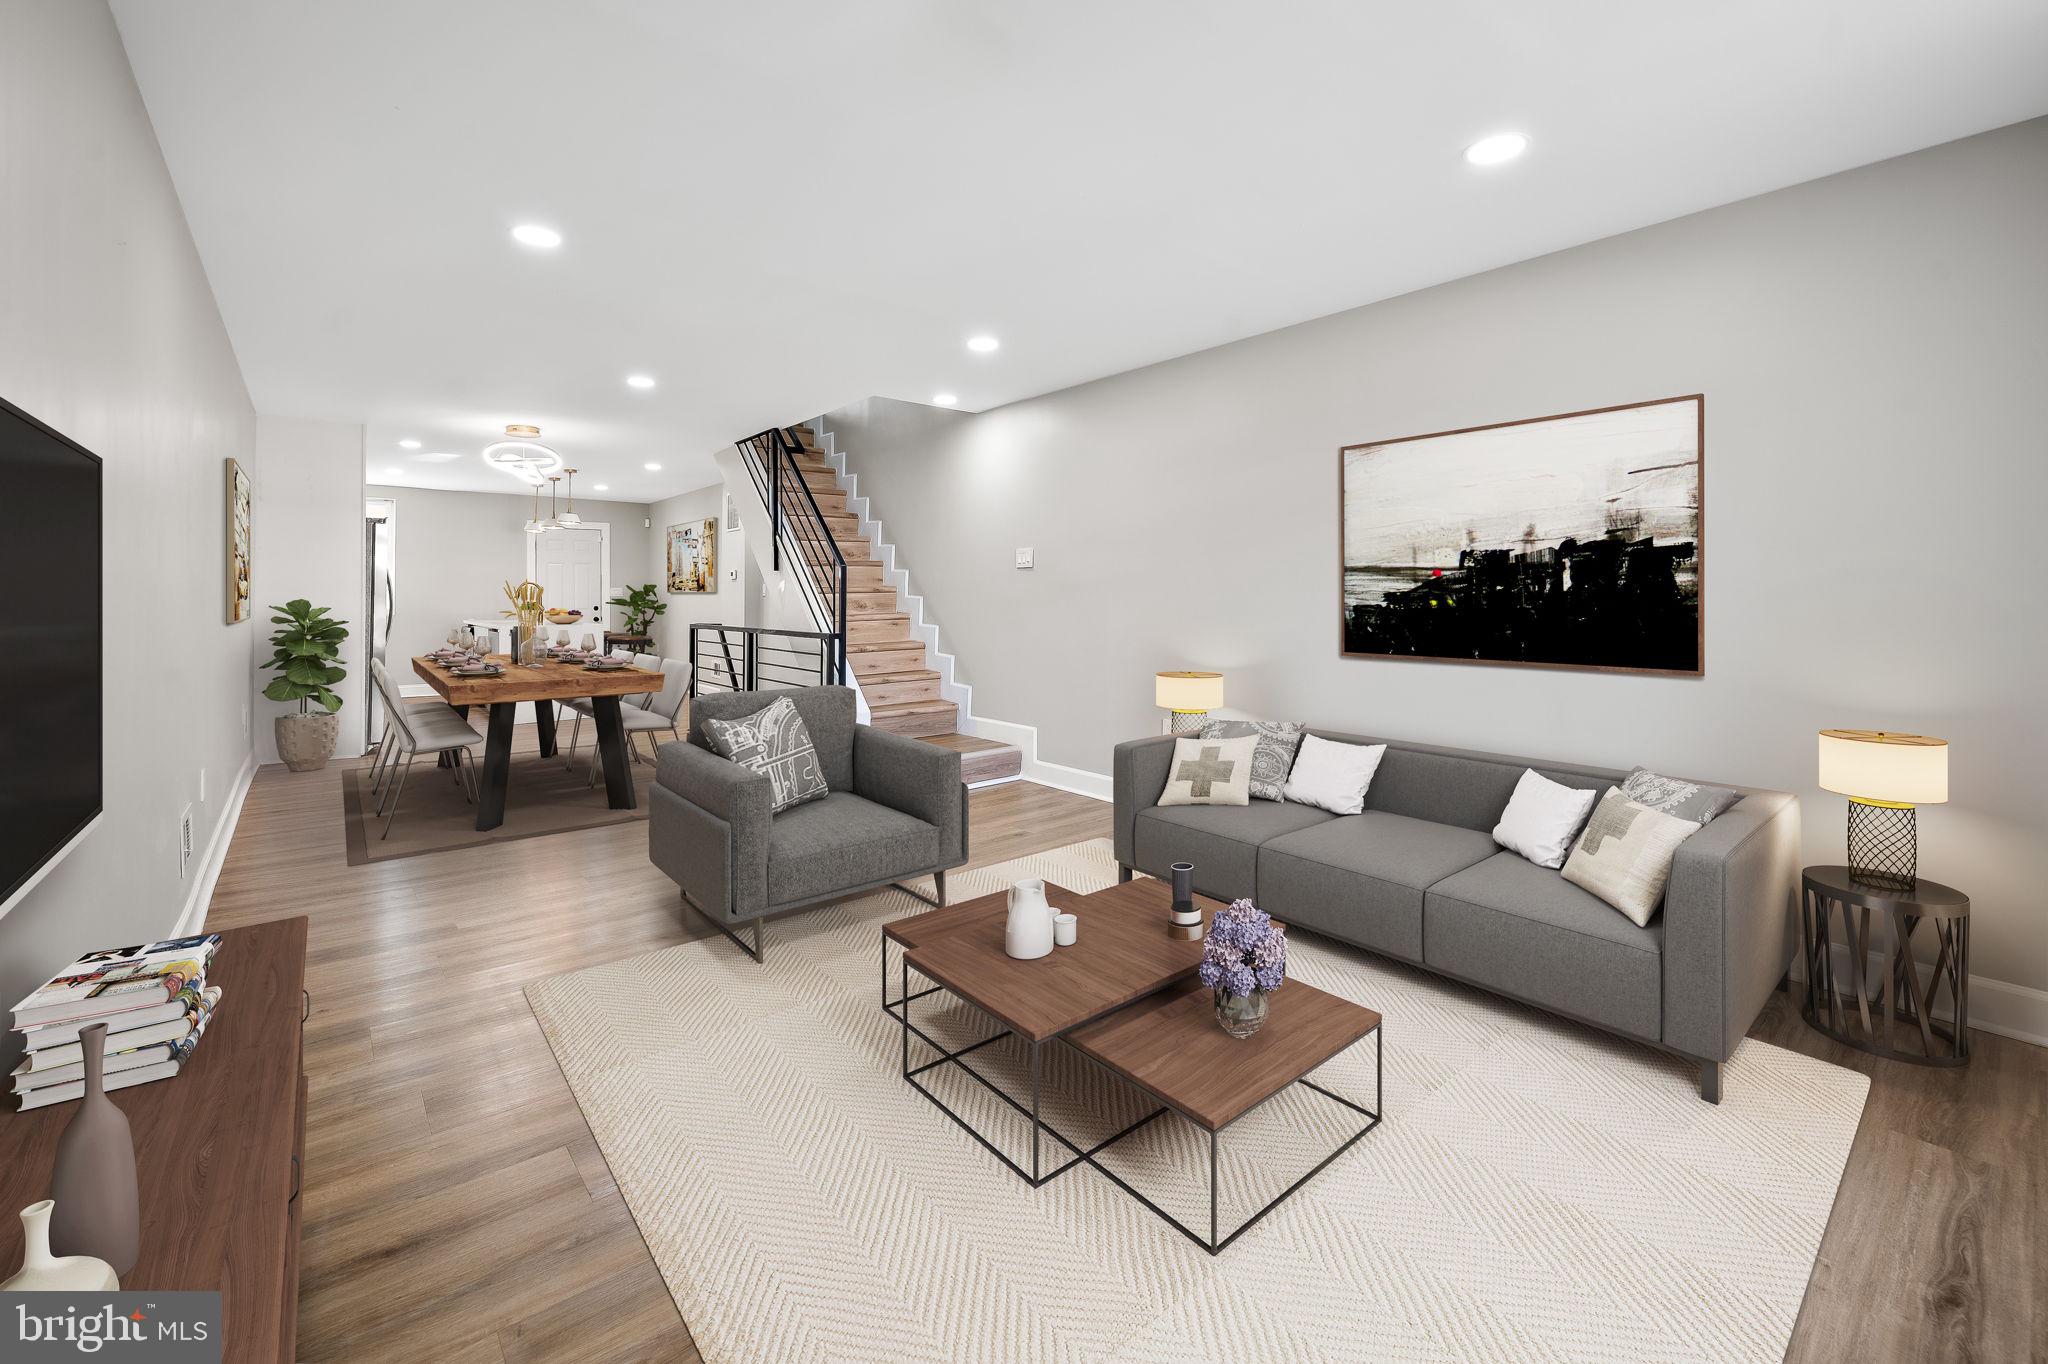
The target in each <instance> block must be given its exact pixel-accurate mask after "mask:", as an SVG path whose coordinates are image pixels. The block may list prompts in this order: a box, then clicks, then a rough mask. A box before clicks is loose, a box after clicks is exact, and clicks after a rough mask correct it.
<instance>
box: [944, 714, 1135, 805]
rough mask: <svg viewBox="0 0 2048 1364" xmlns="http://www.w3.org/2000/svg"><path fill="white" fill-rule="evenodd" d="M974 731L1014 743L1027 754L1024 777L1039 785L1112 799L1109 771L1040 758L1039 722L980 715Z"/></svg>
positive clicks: (977, 733) (999, 740) (997, 740)
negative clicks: (1027, 723) (1012, 722)
mask: <svg viewBox="0 0 2048 1364" xmlns="http://www.w3.org/2000/svg"><path fill="white" fill-rule="evenodd" d="M974 733H975V735H976V737H978V738H982V739H994V740H995V741H996V742H997V743H1003V744H1015V745H1016V746H1017V749H1018V751H1019V752H1021V753H1022V754H1023V755H1024V769H1023V771H1022V772H1020V773H1019V774H1018V775H1019V776H1020V777H1022V778H1023V779H1024V780H1025V781H1035V782H1037V783H1038V784H1039V785H1040V786H1051V787H1056V788H1058V789H1059V790H1061V791H1072V792H1073V793H1074V794H1075V795H1077V796H1087V797H1088V798H1089V799H1090V800H1101V801H1106V800H1108V799H1110V780H1109V774H1108V773H1106V772H1090V771H1087V770H1086V769H1085V768H1079V767H1068V766H1066V765H1064V764H1062V763H1049V762H1042V761H1040V759H1039V757H1038V727H1037V726H1036V725H1014V724H1011V723H1010V722H1009V721H1008V720H991V719H989V718H988V717H987V716H986V715H977V716H975V717H974Z"/></svg>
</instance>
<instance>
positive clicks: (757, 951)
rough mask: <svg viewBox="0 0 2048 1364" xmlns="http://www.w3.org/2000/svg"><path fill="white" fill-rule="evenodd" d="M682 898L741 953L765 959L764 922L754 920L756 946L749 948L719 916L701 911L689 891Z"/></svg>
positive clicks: (683, 893)
mask: <svg viewBox="0 0 2048 1364" xmlns="http://www.w3.org/2000/svg"><path fill="white" fill-rule="evenodd" d="M682 897H683V903H684V904H685V905H687V906H689V908H691V909H693V910H696V911H697V914H698V915H699V917H701V918H702V919H703V920H704V921H705V922H706V923H708V924H710V925H711V926H712V927H713V928H715V929H717V930H718V931H719V932H720V933H723V934H725V936H726V937H728V938H730V939H732V940H733V942H734V943H735V944H736V945H737V946H738V947H739V949H740V951H742V952H744V953H746V954H747V955H748V956H750V957H752V958H753V959H754V960H755V961H761V960H762V959H763V951H764V944H763V943H762V941H761V924H762V922H763V921H762V920H761V919H756V920H754V945H753V946H752V947H749V946H747V940H746V939H745V938H742V937H741V936H740V935H739V934H737V933H735V932H733V931H732V930H731V929H730V928H727V927H726V926H725V925H724V924H722V923H720V922H719V921H718V919H717V916H715V915H712V914H708V913H706V912H705V911H704V910H702V909H699V908H698V906H697V902H696V901H694V900H692V899H691V898H690V894H689V892H688V891H684V892H682Z"/></svg>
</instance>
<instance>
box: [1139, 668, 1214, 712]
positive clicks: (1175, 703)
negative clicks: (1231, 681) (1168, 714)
mask: <svg viewBox="0 0 2048 1364" xmlns="http://www.w3.org/2000/svg"><path fill="white" fill-rule="evenodd" d="M1152 696H1153V699H1154V701H1155V703H1156V704H1157V705H1158V706H1159V708H1160V709H1161V710H1182V711H1206V710H1215V709H1216V708H1217V707H1219V706H1221V705H1222V704H1223V674H1222V673H1161V674H1159V676H1158V677H1157V678H1156V679H1155V680H1154V682H1153V685H1152Z"/></svg>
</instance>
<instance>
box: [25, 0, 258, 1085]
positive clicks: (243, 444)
mask: <svg viewBox="0 0 2048 1364" xmlns="http://www.w3.org/2000/svg"><path fill="white" fill-rule="evenodd" d="M0 184H4V186H5V192H4V193H0V395H5V396H6V397H7V399H8V400H9V401H11V402H13V403H15V404H16V405H17V406H19V407H22V408H25V409H27V410H28V411H29V412H32V413H34V414H35V415H36V416H38V417H40V418H41V419H42V420H44V421H46V422H48V423H49V424H50V425H52V426H54V427H56V428H57V429H58V430H60V431H62V432H64V433H65V434H66V435H68V436H70V437H71V438H73V439H74V440H76V441H78V442H79V443H80V444H82V445H84V446H85V447H86V448H87V449H89V450H92V451H94V452H95V453H97V454H98V455H99V456H100V457H101V458H102V459H103V460H104V461H105V471H104V479H105V499H106V500H105V519H104V541H105V553H104V570H105V577H106V596H105V601H104V603H103V605H104V609H105V612H106V621H107V625H108V629H109V633H110V637H111V638H113V639H115V640H117V641H119V643H120V645H121V646H122V647H123V648H124V649H125V651H126V652H125V656H124V655H123V654H113V655H110V656H109V659H108V672H107V700H108V705H107V711H106V765H105V782H106V817H105V819H104V821H103V822H102V824H101V826H100V827H99V828H98V829H97V830H96V831H95V832H94V833H92V834H91V835H89V836H88V838H87V841H86V842H85V843H84V844H82V845H81V846H80V847H79V848H78V849H77V850H76V851H74V852H73V854H72V855H71V857H70V858H69V859H67V860H66V861H65V862H63V863H62V864H60V865H59V866H58V867H57V868H56V869H55V870H54V871H53V872H52V873H51V874H50V876H49V877H48V878H47V879H46V880H45V881H44V882H43V883H42V884H41V885H40V886H38V887H37V888H36V889H35V890H33V891H31V892H30V893H29V895H28V896H27V897H26V898H25V899H24V900H23V901H22V902H21V903H19V904H17V905H16V906H15V907H14V908H13V909H12V910H11V911H9V912H8V914H7V915H6V917H5V918H0V1009H4V1008H5V1007H6V1006H7V1005H10V1004H12V1003H13V1002H14V1001H15V1000H16V999H18V998H20V997H21V996H22V995H23V994H25V993H27V992H28V990H30V989H31V988H33V987H34V986H35V985H36V984H38V983H39V982H40V981H41V979H42V978H43V977H44V976H46V975H47V974H48V973H49V972H51V971H53V970H55V969H56V968H57V967H59V966H62V965H63V964H64V963H65V962H67V961H68V960H70V959H71V958H72V957H73V956H75V955H76V954H78V953H79V952H83V951H86V950H89V949H92V948H96V947H110V946H115V945H118V944H123V943H131V942H137V941H146V940H148V939H150V938H153V937H157V936H161V935H163V934H165V933H168V932H170V931H171V929H172V928H173V927H174V926H175V925H176V923H177V921H178V917H179V914H180V912H181V911H182V909H183V907H184V905H185V902H186V900H187V899H188V897H189V896H190V893H191V891H192V889H193V884H194V883H193V882H192V881H190V880H181V879H180V878H179V874H178V857H177V820H178V816H179V812H180V811H181V810H182V809H183V808H184V806H185V805H186V803H187V802H195V804H194V811H193V813H194V825H195V828H194V833H195V843H196V845H197V847H198V849H199V850H201V853H203V850H204V849H205V848H206V847H207V845H208V844H209V843H210V842H211V841H212V838H213V835H214V832H215V830H216V829H217V828H218V827H219V825H220V822H221V818H222V815H223V813H224V810H225V807H226V806H227V804H228V801H229V798H230V795H231V793H232V791H233V789H234V784H235V778H236V776H237V774H238V773H239V772H240V771H241V769H242V768H243V766H244V765H245V763H246V762H247V761H248V758H249V751H250V749H249V731H248V721H247V718H246V717H247V715H248V710H249V678H250V669H251V667H252V666H253V648H254V645H253V640H254V639H255V636H256V632H257V631H258V629H259V628H261V626H260V624H259V622H260V620H261V616H260V615H259V617H258V619H257V620H255V621H246V622H243V623H242V624H239V625H227V624H224V623H223V622H224V620H225V619H226V616H225V609H226V608H225V601H224V594H225V586H224V584H225V579H226V567H225V555H226V526H225V518H226V511H225V508H226V502H227V499H226V491H225V481H224V474H223V460H224V458H225V457H227V456H234V457H235V458H236V459H238V460H241V461H242V462H243V463H244V464H245V465H247V464H248V463H249V462H250V461H251V458H252V453H253V449H254V443H255V442H254V436H255V429H256V416H255V413H254V412H253V411H252V410H251V409H250V406H249V397H248V393H247V391H246V390H245V389H244V387H243V385H242V377H241V371H240V370H239V369H238V368H237V367H236V364H235V356H234V352H233V351H232V350H231V349H230V347H229V345H228V339H227V334H226V332H225V331H224V330H223V329H222V327H221V322H220V315H219V312H218V311H217V310H216V309H215V307H214V302H213V294H212V292H211V291H210V290H209V289H208V287H207V282H206V275H205V272H204V271H203V270H202V269H201V268H200V264H199V257H198V254H197V253H196V252H195V251H194V250H193V246H192V240H191V237H190V236H189V235H188V234H187V232H186V230H185V220H184V216H183V215H182V214H181V213H180V211H179V208H178V198H177V195H176V193H175V192H174V191H173V190H172V187H171V181H170V176H169V174H168V173H167V172H166V171H165V169H164V163H163V158H162V157H161V156H160V155H159V154H158V152H157V146H156V138H155V136H154V134H153V133H152V132H151V130H150V125H149V120H148V117H147V116H146V115H145V114H144V112H143V107H142V100H141V97H140V96H139V95H138V94H137V92H136V89H135V82H134V80H133V78H132V77H131V76H130V74H129V71H128V62H127V58H126V57H125V55H124V54H123V53H122V50H121V40H120V37H119V35H117V34H116V32H115V30H114V21H113V19H112V17H111V16H110V15H109V14H108V12H107V9H106V7H105V5H103V4H100V3H96V2H92V3H89V2H88V0H10V2H9V3H8V4H6V5H4V6H0ZM255 516H256V520H257V523H258V524H261V522H262V518H263V502H262V494H261V491H260V489H259V491H258V494H257V502H256V507H255ZM64 606H65V604H64V603H54V604H52V609H56V610H62V609H64ZM166 630H168V633H167V634H166V633H165V631H166ZM138 651H140V652H141V653H143V654H147V655H148V657H147V660H146V662H147V667H146V675H137V674H134V673H133V672H132V669H131V665H134V664H136V663H137V662H138V661H139V654H138ZM0 666H6V665H0ZM35 722H36V717H35V716H34V715H32V714H31V715H10V716H8V717H7V719H6V723H7V724H8V725H9V726H15V725H25V724H34V723H35ZM202 769H203V770H204V772H205V774H206V799H205V800H204V801H199V799H198V798H199V783H200V773H201V771H202ZM25 779H28V774H23V773H18V772H17V773H10V774H9V775H8V780H10V781H12V780H25ZM201 865H202V864H201V860H200V854H197V853H196V854H195V856H194V860H193V864H192V876H193V877H195V878H196V877H197V875H198V874H199V871H200V868H201ZM14 1036H15V1035H14V1034H12V1033H6V1034H0V1067H5V1066H11V1065H12V1064H13V1061H14V1053H15V1051H16V1047H15V1044H14V1042H13V1038H14Z"/></svg>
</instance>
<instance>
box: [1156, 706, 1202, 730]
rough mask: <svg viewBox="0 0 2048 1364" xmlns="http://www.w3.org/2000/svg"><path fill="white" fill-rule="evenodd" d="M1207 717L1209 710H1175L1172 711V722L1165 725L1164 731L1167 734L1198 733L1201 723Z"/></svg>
mask: <svg viewBox="0 0 2048 1364" xmlns="http://www.w3.org/2000/svg"><path fill="white" fill-rule="evenodd" d="M1208 718H1209V712H1208V711H1206V710H1177V711H1174V712H1173V722H1172V723H1171V724H1170V725H1168V726H1167V728H1166V732H1167V733H1168V734H1200V733H1201V732H1202V725H1203V723H1204V722H1206V721H1207V720H1208Z"/></svg>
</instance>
